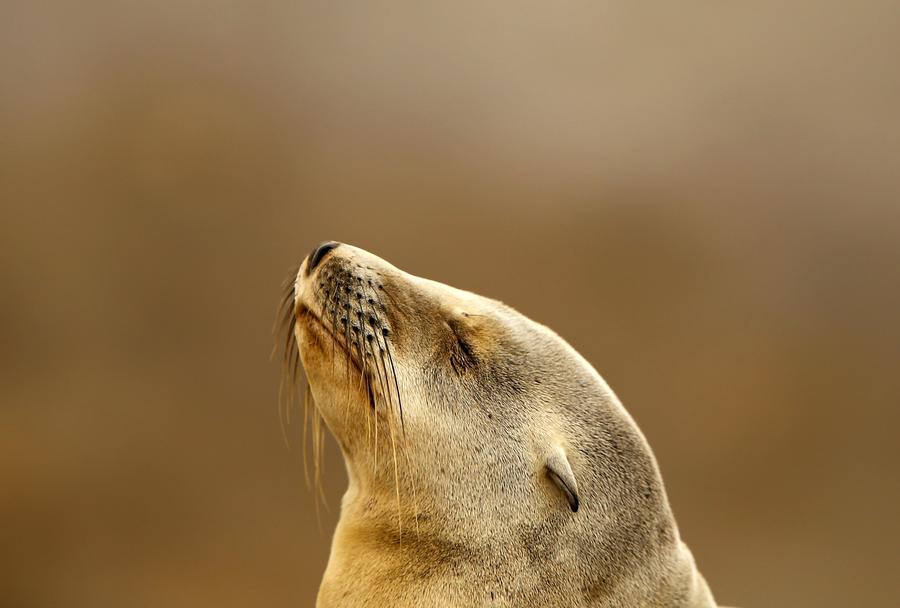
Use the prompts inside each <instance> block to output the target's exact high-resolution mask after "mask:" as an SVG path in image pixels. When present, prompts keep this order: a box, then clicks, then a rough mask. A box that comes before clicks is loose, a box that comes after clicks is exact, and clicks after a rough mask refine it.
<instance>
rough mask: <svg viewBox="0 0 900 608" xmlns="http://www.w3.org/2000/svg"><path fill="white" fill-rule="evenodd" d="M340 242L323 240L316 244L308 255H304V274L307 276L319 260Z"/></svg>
mask: <svg viewBox="0 0 900 608" xmlns="http://www.w3.org/2000/svg"><path fill="white" fill-rule="evenodd" d="M338 245H340V243H338V242H337V241H323V242H321V243H319V244H318V245H316V248H315V249H313V250H312V252H310V254H309V255H308V256H306V270H305V272H306V274H307V276H308V275H309V274H310V273H311V272H312V271H313V270H315V268H316V266H318V265H319V262H321V261H322V259H323V258H324V257H325V256H326V255H327V254H328V252H329V251H331V250H332V249H335V248H336V247H337V246H338Z"/></svg>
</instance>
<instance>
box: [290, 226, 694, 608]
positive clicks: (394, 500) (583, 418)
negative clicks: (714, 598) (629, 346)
mask: <svg viewBox="0 0 900 608" xmlns="http://www.w3.org/2000/svg"><path fill="white" fill-rule="evenodd" d="M286 301H287V302H288V307H289V315H288V317H289V326H290V327H291V329H292V330H293V331H292V333H291V335H290V336H289V341H290V340H295V341H296V349H297V350H298V351H299V355H300V359H301V360H302V364H303V367H304V369H305V370H306V375H307V379H308V383H309V387H310V390H311V393H312V396H313V399H314V402H315V410H316V412H317V413H318V414H319V415H321V417H322V419H323V420H324V421H325V424H326V425H327V426H328V428H329V429H330V430H331V432H332V434H333V435H334V437H335V438H336V439H337V442H338V444H339V445H340V447H341V450H342V452H343V455H344V458H345V461H346V465H347V470H348V475H349V478H350V488H349V490H348V493H347V495H346V496H345V498H344V503H343V512H342V522H341V524H340V525H339V532H340V527H341V526H344V527H345V528H353V529H356V530H358V531H361V532H360V534H356V535H354V534H351V533H349V532H347V529H344V531H343V532H341V533H342V534H344V536H345V537H346V538H345V540H346V542H351V541H350V540H347V539H350V538H356V539H365V540H364V541H360V542H364V543H366V544H375V545H377V544H378V543H382V544H383V545H384V546H391V547H400V546H402V545H403V544H404V543H406V546H407V547H408V549H407V553H406V554H405V555H406V559H407V560H413V561H414V562H415V563H416V564H419V566H416V567H421V568H424V570H422V571H423V572H424V571H427V572H429V573H433V572H439V571H441V568H442V567H444V566H443V565H442V564H444V563H445V562H448V561H451V562H453V563H456V564H459V563H464V562H466V561H467V560H471V561H472V562H473V563H482V564H483V563H487V564H490V563H495V564H496V568H500V567H501V566H500V564H501V563H502V564H509V563H521V564H530V568H531V569H535V570H536V571H539V572H540V578H541V580H540V581H538V582H536V583H535V584H536V585H539V586H540V588H541V589H543V590H544V591H545V592H548V590H552V589H554V588H556V587H559V586H560V585H570V584H571V583H572V581H573V580H575V579H577V585H578V589H579V591H578V594H580V595H588V596H590V595H591V594H595V595H597V596H600V595H604V594H608V593H612V591H610V590H611V589H612V588H613V587H615V586H616V585H619V586H622V587H623V588H624V587H627V586H628V585H625V584H624V583H622V581H627V580H630V578H629V573H630V572H634V571H635V569H641V570H642V571H643V570H645V569H646V568H645V565H646V564H647V563H651V562H652V563H659V564H663V565H662V566H660V567H659V568H657V570H659V573H658V574H659V576H661V577H663V578H665V577H667V576H670V575H672V572H668V573H665V572H663V570H665V569H666V566H665V564H666V563H667V562H668V561H669V560H670V558H671V556H672V555H674V554H676V553H678V552H680V551H682V549H681V543H680V541H679V539H678V533H677V529H676V527H675V524H674V520H673V518H672V515H671V511H670V509H669V506H668V502H667V500H666V497H665V492H664V490H663V486H662V482H661V480H660V476H659V472H658V470H657V467H656V463H655V460H654V458H653V455H652V453H651V451H650V449H649V447H648V446H647V444H646V441H645V440H644V438H643V436H642V435H641V433H640V432H639V431H638V429H637V427H636V425H635V424H634V423H633V421H632V419H631V418H630V416H629V415H628V414H627V413H626V412H625V410H624V408H623V407H622V406H621V404H620V403H619V401H618V400H617V399H616V397H615V395H614V394H613V393H612V391H611V390H610V389H609V387H608V386H607V385H606V383H605V382H604V381H603V380H602V378H601V377H600V376H599V375H598V374H597V372H596V371H595V370H594V369H593V368H592V367H591V365H590V364H589V363H587V361H585V360H584V359H583V358H582V357H581V356H580V355H579V354H578V353H577V352H576V351H575V350H574V349H573V348H572V347H571V346H569V345H568V344H567V343H566V342H565V341H564V340H563V339H562V338H560V337H559V336H558V335H557V334H556V333H554V332H553V331H551V330H550V329H548V328H547V327H545V326H543V325H541V324H539V323H536V322H534V321H532V320H531V319H529V318H527V317H526V316H524V315H522V314H521V313H519V312H517V311H516V310H514V309H512V308H511V307H509V306H507V305H505V304H503V303H501V302H498V301H496V300H492V299H490V298H486V297H483V296H480V295H477V294H474V293H470V292H468V291H463V290H460V289H456V288H454V287H450V286H448V285H444V284H442V283H438V282H435V281H432V280H428V279H424V278H420V277H417V276H413V275H411V274H408V273H406V272H404V271H402V270H400V269H398V268H396V267H395V266H393V265H391V264H390V263H388V262H386V261H385V260H383V259H381V258H379V257H377V256H375V255H373V254H371V253H369V252H367V251H364V250H362V249H359V248H357V247H353V246H350V245H346V244H339V243H335V242H327V243H323V244H321V245H319V246H318V247H316V248H315V249H314V250H313V252H312V253H310V254H309V255H308V256H307V257H306V258H305V259H304V260H303V262H302V264H301V265H300V268H299V270H298V272H297V273H296V275H295V277H294V278H293V280H292V281H291V283H290V285H289V286H288V294H287V298H286ZM289 348H293V346H292V345H290V344H289ZM345 520H348V521H346V522H345ZM336 538H337V537H336ZM336 542H337V541H336ZM358 549H359V551H362V550H363V549H362V548H361V547H360V548H358ZM410 551H411V552H412V553H409V552H410ZM333 559H334V557H333ZM398 559H400V558H398ZM400 561H402V559H400ZM398 563H400V562H398ZM423 564H427V567H425V566H424V565H423ZM535 564H539V565H540V567H539V568H538V567H537V566H535ZM398 567H399V568H401V570H402V571H403V572H407V573H408V572H409V568H412V567H413V566H410V565H408V564H407V565H405V566H402V567H401V566H398ZM455 567H461V566H455ZM329 568H331V566H330V567H329ZM403 568H406V569H403ZM654 572H655V570H654ZM641 576H643V577H644V578H645V579H647V578H648V577H647V576H646V575H645V574H642V575H641ZM654 576H655V575H654ZM649 578H650V579H653V577H649ZM651 584H657V582H653V581H651ZM522 585H523V587H522V590H520V593H521V594H524V593H526V592H525V591H524V589H525V587H527V585H526V584H525V583H522ZM492 597H493V596H492ZM522 597H524V596H522ZM571 599H572V598H571V597H570V598H569V600H571ZM579 601H580V600H579ZM534 605H537V604H534ZM572 605H575V604H572ZM647 605H651V604H647ZM673 605H674V604H673Z"/></svg>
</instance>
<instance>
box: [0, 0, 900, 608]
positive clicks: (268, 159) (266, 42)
mask: <svg viewBox="0 0 900 608" xmlns="http://www.w3.org/2000/svg"><path fill="white" fill-rule="evenodd" d="M898 6H900V5H898V4H897V3H896V2H888V1H885V2H878V1H874V0H866V1H863V2H856V3H843V2H837V1H812V0H810V1H787V2H784V1H779V2H774V1H772V2H770V1H760V2H752V3H751V2H746V3H716V2H691V1H689V2H679V3H673V2H663V1H655V2H640V3H636V2H625V1H617V0H613V1H610V2H604V3H585V4H561V3H541V4H537V3H534V4H533V3H510V4H507V5H494V4H491V5H487V4H486V3H481V2H471V3H470V2H453V3H408V4H403V5H396V4H382V3H377V4H376V3H371V4H369V3H367V4H364V5H363V4H360V5H359V6H355V7H351V6H349V5H346V4H345V3H320V4H314V3H309V2H302V1H299V0H297V1H294V2H268V3H260V2H234V1H224V2H222V1H220V2H211V1H209V0H206V1H204V0H190V1H182V2H170V1H164V2H151V3H147V2H140V3H139V2H90V1H89V2H82V3H78V4H77V5H76V4H73V3H60V4H59V5H57V6H55V7H51V5H49V4H48V3H38V2H15V1H14V2H12V3H10V2H5V3H4V4H3V8H2V19H0V200H2V202H3V221H2V224H0V285H2V289H0V306H2V308H0V310H2V318H0V390H2V393H0V399H2V403H0V408H2V409H0V605H2V606H4V607H9V608H57V607H59V608H69V607H72V608H81V607H85V608H87V607H90V608H98V607H102V608H106V607H118V606H136V607H144V606H147V607H149V606H153V607H157V606H166V607H198V606H216V607H231V606H235V607H238V606H240V607H245V606H268V607H273V608H274V607H281V606H284V607H297V606H311V605H312V604H313V601H314V597H315V592H316V588H317V585H318V581H319V579H320V576H321V573H322V571H323V568H324V565H325V561H326V559H327V553H328V547H329V542H330V536H331V531H332V529H333V526H334V522H335V520H336V513H335V508H336V506H337V505H338V501H339V497H340V494H341V492H342V490H343V487H344V484H345V479H344V472H343V466H342V464H341V463H340V460H339V458H338V455H337V453H336V452H335V451H334V449H333V446H329V453H328V455H327V456H328V462H327V464H326V475H327V494H328V496H329V499H330V504H331V505H332V512H331V513H326V514H323V517H322V523H321V528H320V527H319V525H318V524H317V522H316V517H315V514H314V509H313V504H314V503H313V497H312V495H311V494H310V493H308V492H307V491H306V489H305V487H304V484H303V474H302V465H301V457H300V453H299V452H298V451H297V450H296V449H294V450H291V451H288V450H287V449H286V448H285V446H284V444H283V442H282V439H281V435H280V430H279V425H278V417H277V413H276V412H277V409H276V405H275V401H276V390H277V382H278V366H277V365H276V364H273V363H270V362H269V360H268V356H269V352H270V349H271V346H272V338H271V337H270V334H269V331H270V327H271V323H272V320H273V316H274V309H275V304H276V301H277V299H278V296H279V283H280V281H281V280H282V278H284V276H285V275H286V273H287V271H288V268H289V267H290V266H291V265H293V264H296V263H298V262H299V260H300V259H301V258H302V257H303V256H304V255H305V254H306V253H307V252H308V251H309V250H310V249H311V248H312V247H313V245H314V244H316V243H317V242H318V241H320V240H323V239H337V240H341V241H346V242H350V243H353V244H356V245H359V246H361V247H364V248H366V249H369V250H370V251H373V252H375V253H377V254H379V255H381V256H383V257H385V258H386V259H388V260H390V261H392V262H393V263H395V264H397V265H398V266H400V267H402V268H404V269H406V270H409V271H411V272H413V273H416V274H421V275H425V276H428V277H430V278H435V279H438V280H441V281H443V282H446V283H450V284H452V285H455V286H458V287H463V288H467V289H471V290H474V291H477V292H480V293H483V294H485V295H490V296H493V297H496V298H499V299H501V300H504V301H506V302H508V303H510V304H512V305H513V306H515V307H517V308H519V309H520V310H522V311H523V312H525V313H526V314H528V315H530V316H532V317H533V318H535V319H538V320H540V321H543V322H545V323H547V324H548V325H550V326H551V327H553V328H555V329H556V330H557V331H559V332H560V333H561V334H562V335H563V336H564V337H566V338H568V339H569V340H570V341H571V342H572V343H573V345H574V346H575V347H576V348H577V349H579V350H580V351H581V352H582V353H583V354H584V355H585V356H586V357H587V358H588V359H589V360H590V361H592V362H593V363H594V365H595V366H596V367H597V368H598V369H599V370H600V372H601V373H602V374H603V375H604V376H605V377H606V378H607V380H608V381H609V382H610V384H611V385H612V386H613V388H614V389H615V390H617V392H618V393H619V395H620V397H621V398H622V399H623V401H624V402H625V404H626V406H628V407H629V409H630V410H631V412H632V413H633V415H634V416H635V418H636V419H637V421H638V422H639V424H640V425H641V426H642V428H643V430H644V431H645V433H646V434H647V436H648V438H649V440H650V443H651V444H652V445H653V446H654V448H655V450H656V454H657V457H658V459H659V462H660V465H661V467H662V470H663V474H664V476H665V479H666V482H667V486H668V490H669V494H670V498H671V501H672V503H673V506H674V509H675V512H676V515H677V517H678V520H679V522H680V525H681V528H682V533H683V535H684V537H685V539H686V540H687V542H688V543H689V545H690V546H691V547H692V549H693V551H694V553H695V556H696V558H697V560H698V562H699V565H700V568H701V570H702V571H703V572H704V573H705V575H706V576H707V578H708V580H709V581H710V584H711V586H712V588H713V590H714V592H715V593H716V596H717V598H718V599H719V601H720V602H723V603H726V604H737V605H739V606H744V607H751V606H759V607H770V608H776V607H794V606H829V607H830V606H834V607H838V606H841V607H846V606H862V605H876V606H886V605H897V602H898V595H900V594H898V584H897V576H896V575H897V570H898V565H900V564H898V547H900V542H898V541H900V533H898V532H900V530H898V520H897V506H898V499H900V490H898V483H897V481H898V476H897V463H898V447H897V439H896V434H897V433H896V428H897V423H898V421H900V413H898V394H900V392H898V389H900V314H898V311H900V271H898V269H900V241H898V239H900V198H898V195H900V177H898V159H900V70H898V65H897V57H898V56H900V8H898ZM290 433H291V434H292V436H294V437H295V438H296V437H298V436H299V430H298V429H296V428H292V429H291V430H290Z"/></svg>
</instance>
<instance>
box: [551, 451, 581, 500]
mask: <svg viewBox="0 0 900 608" xmlns="http://www.w3.org/2000/svg"><path fill="white" fill-rule="evenodd" d="M544 466H545V467H546V470H547V477H548V478H549V479H550V481H552V482H553V484H554V485H555V486H556V487H557V488H559V489H560V491H561V492H562V493H563V495H565V497H566V500H567V501H568V502H569V508H571V509H572V513H575V512H577V511H578V504H579V500H578V484H577V483H575V474H574V473H572V467H571V465H569V459H568V458H566V453H565V452H564V451H563V449H562V448H561V447H556V448H555V449H554V450H553V451H552V452H551V453H550V454H549V455H548V457H547V462H546V463H545V464H544Z"/></svg>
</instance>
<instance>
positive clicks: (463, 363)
mask: <svg viewBox="0 0 900 608" xmlns="http://www.w3.org/2000/svg"><path fill="white" fill-rule="evenodd" d="M447 326H448V327H449V328H450V330H451V331H452V332H453V338H454V339H455V340H454V341H453V343H452V344H451V346H450V349H449V351H450V365H451V366H452V367H453V370H454V371H455V372H456V373H457V374H462V373H463V372H465V371H466V370H470V369H472V368H473V367H475V366H476V365H477V364H478V358H477V356H476V355H475V350H474V349H473V348H472V345H471V344H470V343H469V341H468V340H467V339H466V337H465V335H464V333H463V331H462V329H463V328H462V327H461V324H460V323H458V322H457V321H455V320H452V319H450V320H448V321H447Z"/></svg>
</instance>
